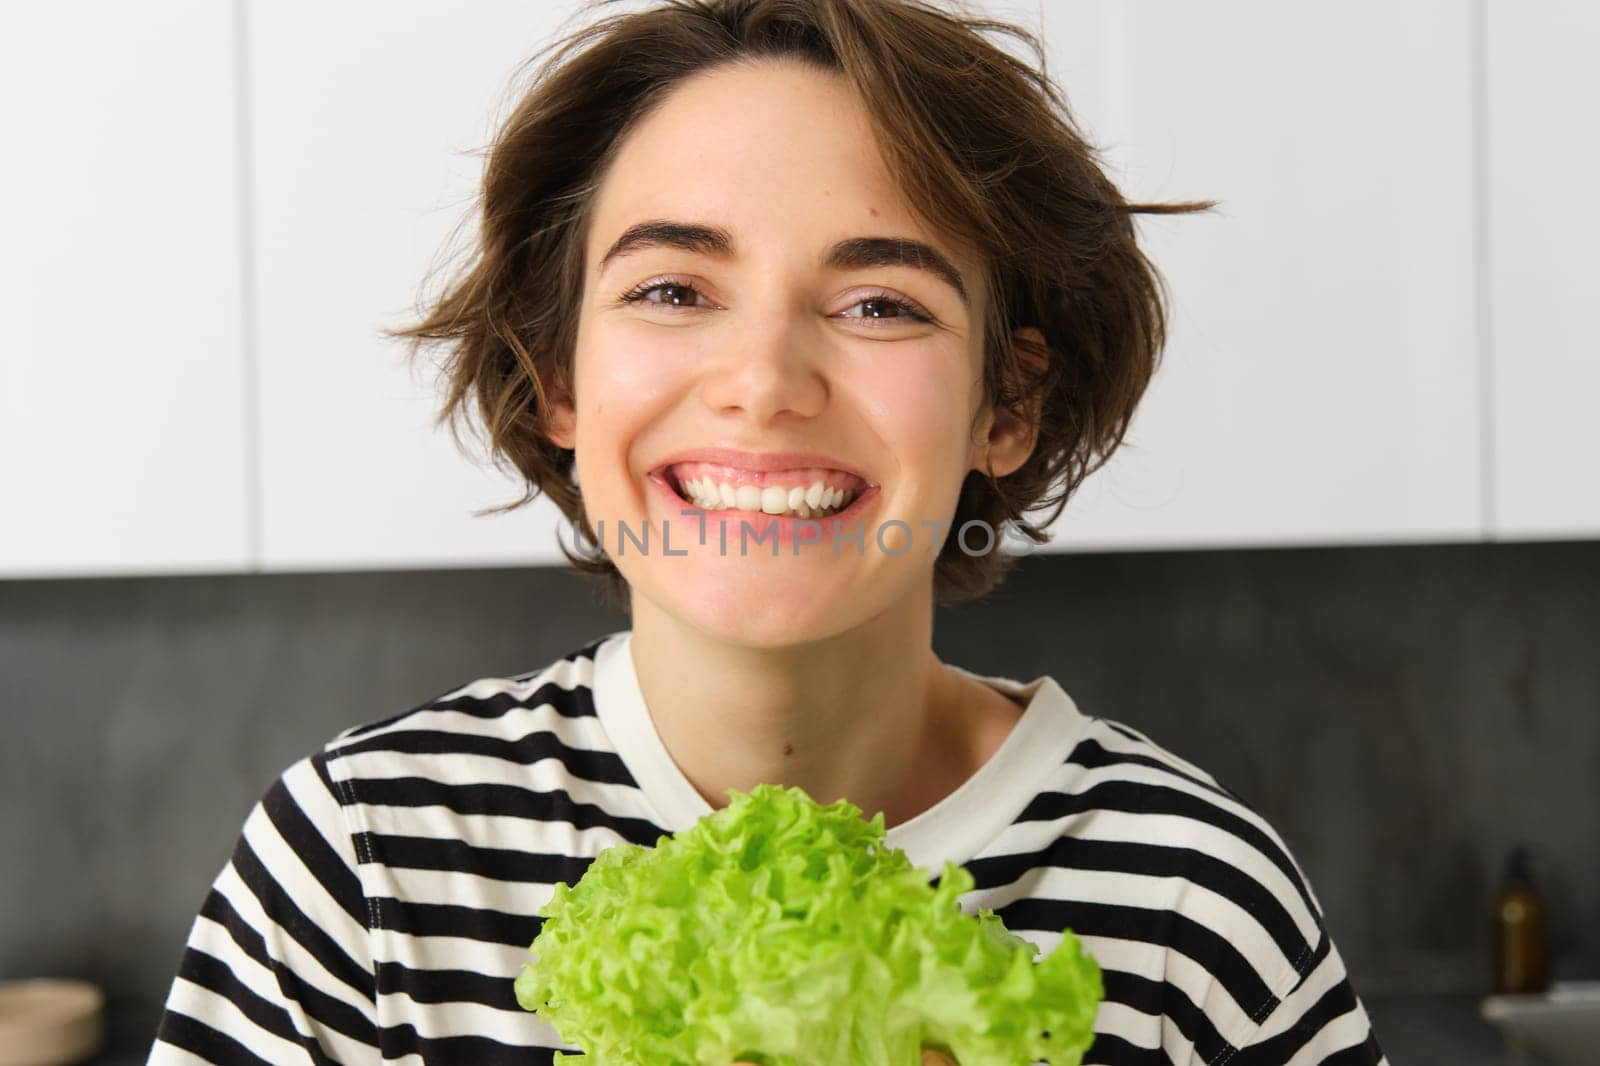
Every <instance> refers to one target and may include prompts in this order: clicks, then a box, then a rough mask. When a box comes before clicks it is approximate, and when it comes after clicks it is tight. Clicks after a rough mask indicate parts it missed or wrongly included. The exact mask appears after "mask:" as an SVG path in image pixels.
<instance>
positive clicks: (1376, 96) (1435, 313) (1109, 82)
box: [1044, 0, 1576, 551]
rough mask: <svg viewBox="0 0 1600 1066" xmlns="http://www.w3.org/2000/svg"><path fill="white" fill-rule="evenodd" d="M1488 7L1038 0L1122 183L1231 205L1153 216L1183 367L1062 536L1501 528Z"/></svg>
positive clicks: (1157, 386) (1441, 537) (1064, 524)
mask: <svg viewBox="0 0 1600 1066" xmlns="http://www.w3.org/2000/svg"><path fill="white" fill-rule="evenodd" d="M1472 12H1473V9H1472V6H1471V5H1468V4H1460V3H1456V2H1455V0H1429V2H1417V3H1409V4H1388V3H1380V2H1376V0H1366V2H1361V3H1346V4H1320V5H1309V4H1280V3H1272V2H1270V0H1226V2H1212V3H1206V4H1182V3H1176V2H1173V3H1154V2H1141V3H1119V2H1113V0H1106V2H1084V0H1045V4H1044V18H1045V23H1044V24H1045V32H1046V34H1047V37H1048V40H1049V47H1050V62H1051V73H1052V74H1053V75H1054V76H1055V77H1056V79H1057V80H1058V81H1059V82H1060V83H1061V84H1062V85H1063V86H1064V87H1065V89H1066V92H1067V96H1068V102H1069V106H1072V107H1073V108H1074V110H1075V112H1076V114H1077V116H1078V118H1079V120H1080V126H1081V127H1083V128H1084V129H1085V130H1086V132H1087V134H1088V136H1089V137H1090V139H1091V140H1092V141H1094V142H1095V143H1096V144H1099V145H1101V146H1102V147H1103V148H1104V149H1105V150H1106V157H1107V160H1108V163H1109V166H1110V170H1111V174H1112V177H1113V179H1114V180H1116V181H1117V183H1118V185H1119V187H1121V188H1122V189H1123V191H1124V193H1125V194H1126V195H1127V196H1128V198H1129V199H1130V200H1145V201H1151V200H1204V199H1215V200H1220V201H1221V203H1220V205H1219V206H1218V207H1217V208H1216V209H1215V210H1214V211H1212V212H1211V213H1209V214H1200V215H1187V216H1170V217H1158V216H1138V217H1139V221H1138V223H1137V225H1138V232H1139V234H1140V240H1141V244H1142V246H1143V247H1144V248H1145V249H1146V252H1147V254H1148V255H1149V256H1150V257H1151V258H1152V259H1153V260H1154V261H1155V263H1156V264H1157V266H1158V267H1159V268H1160V270H1161V271H1162V273H1163V275H1164V277H1165V279H1166V281H1167V284H1168V286H1169V292H1170V296H1171V303H1170V314H1171V317H1170V321H1169V329H1170V333H1169V341H1168V345H1167V348H1166V354H1165V358H1164V361H1163V364H1162V366H1161V368H1160V370H1159V371H1158V372H1157V374H1156V377H1155V379H1154V382H1153V384H1152V386H1151V388H1150V390H1149V392H1148V393H1147V394H1146V396H1145V398H1144V400H1143V403H1142V405H1141V407H1140V409H1139V412H1138V414H1137V415H1136V417H1135V420H1134V422H1133V424H1132V426H1131V428H1130V430H1129V433H1128V436H1127V440H1126V443H1125V445H1124V448H1123V450H1122V451H1120V452H1119V453H1118V454H1117V456H1116V457H1115V458H1113V459H1112V460H1111V462H1109V463H1108V464H1107V465H1106V467H1105V468H1104V469H1102V470H1101V471H1100V472H1099V473H1097V474H1095V475H1094V476H1093V477H1091V478H1090V479H1089V480H1088V481H1087V482H1085V484H1084V486H1083V488H1082V489H1081V490H1080V493H1079V495H1078V496H1076V497H1074V499H1073V500H1071V501H1069V503H1068V505H1067V509H1066V511H1065V512H1064V513H1063V515H1062V517H1061V519H1060V520H1058V521H1057V522H1056V523H1055V525H1054V526H1053V527H1052V529H1053V531H1054V532H1055V534H1056V540H1055V541H1054V542H1053V543H1052V545H1050V547H1049V548H1048V549H1046V550H1056V551H1075V550H1085V549H1091V550H1092V549H1126V548H1138V547H1146V548H1194V547H1210V546H1215V547H1224V546H1226V547H1236V546H1252V545H1294V544H1338V543H1399V542H1415V541H1471V540H1477V539H1480V538H1481V537H1482V536H1483V534H1484V520H1483V497H1482V491H1481V480H1482V478H1481V470H1482V461H1481V456H1480V431H1479V419H1478V411H1479V400H1480V395H1479V390H1480V387H1481V384H1482V383H1481V382H1480V374H1479V355H1478V336H1477V325H1476V313H1475V309H1476V306H1477V301H1478V295H1479V294H1478V292H1477V280H1476V272H1475V263H1476V259H1475V256H1476V248H1475V243H1474V231H1475V225H1476V221H1477V215H1476V209H1475V202H1476V201H1475V191H1474V145H1475V142H1474V133H1473V110H1472V108H1473V85H1474V83H1473V69H1472V49H1471V44H1472V35H1471V34H1472V23H1471V18H1472ZM1574 47H1576V46H1575V45H1574ZM1573 191H1574V192H1576V190H1573Z"/></svg>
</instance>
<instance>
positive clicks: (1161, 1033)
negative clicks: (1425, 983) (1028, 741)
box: [150, 638, 1387, 1066]
mask: <svg viewBox="0 0 1600 1066" xmlns="http://www.w3.org/2000/svg"><path fill="white" fill-rule="evenodd" d="M607 639H609V638H601V639H599V640H595V641H592V642H591V643H589V644H587V645H585V646H584V647H582V648H580V649H578V650H576V651H574V652H573V653H571V654H570V655H567V656H565V657H563V658H562V659H559V660H557V661H556V662H554V663H551V664H550V665H548V666H547V667H545V668H543V669H541V670H538V671H533V672H530V673H528V674H523V675H519V676H516V677H510V678H486V679H480V680H477V681H473V682H471V683H470V684H468V685H465V686H462V687H460V688H457V689H453V690H450V691H448V692H445V693H441V694H440V695H439V696H438V697H436V698H435V699H432V700H429V701H428V702H427V703H425V704H423V705H421V706H419V707H417V708H415V709H413V710H411V711H408V712H406V713H404V714H400V715H396V716H394V717H391V718H388V719H385V720H384V721H381V722H374V723H371V724H368V725H364V726H360V727H357V728H353V729H349V730H346V731H345V732H343V733H341V734H340V735H339V736H338V737H336V738H335V739H334V740H332V741H331V742H329V744H328V745H326V746H325V748H324V749H323V750H322V751H319V752H317V753H316V754H314V755H311V756H309V757H307V758H305V759H302V760H300V761H299V762H297V763H295V764H294V765H293V766H292V767H290V768H289V769H288V770H287V771H285V772H284V774H283V775H282V777H281V778H280V779H279V780H278V781H277V782H275V783H274V784H273V786H272V787H271V788H270V789H269V790H268V791H267V794H266V795H265V796H264V797H263V798H262V800H261V801H260V803H258V804H257V805H256V806H255V808H254V809H253V810H252V811H251V812H250V815H249V817H248V818H247V819H246V821H245V824H244V828H243V831H242V833H241V835H240V838H239V841H238V844H237V846H236V848H235V850H234V853H233V856H232V858H231V859H230V861H229V862H228V864H227V866H226V867H224V869H223V870H222V872H221V874H220V875H219V876H218V877H217V879H216V882H215V884H214V885H213V886H212V888H211V891H210V893H209V895H208V896H207V897H206V899H205V901H204V903H203V905H202V907H201V910H200V914H199V916H198V917H197V918H196V920H195V924H194V927H193V929H192V931H191V933H190V936H189V940H188V944H187V946H186V948H185V952H184V955H183V958H182V962H181V964H180V967H179V971H178V974H177V977H176V979H175V980H174V982H173V986H172V990H171V992H170V995H169V997H168V999H167V1003H166V1010H165V1013H164V1014H163V1016H162V1019H161V1023H160V1028H159V1030H158V1033H157V1038H156V1043H155V1046H154V1047H153V1049H152V1052H151V1058H150V1062H151V1063H153V1064H167V1063H224V1064H234V1063H271V1064H275V1066H276V1064H294V1066H304V1064H317V1066H323V1064H335V1063H337V1064H340V1066H356V1064H365V1063H379V1062H382V1063H386V1064H388V1063H394V1064H404V1066H424V1064H456V1063H468V1062H470V1063H474V1064H482V1066H499V1064H505V1066H513V1064H514V1066H530V1064H537V1063H549V1062H551V1061H552V1054H553V1049H556V1048H562V1049H565V1050H567V1051H576V1050H578V1049H577V1047H576V1045H573V1044H570V1043H566V1042H563V1041H562V1040H561V1039H560V1037H559V1035H558V1034H557V1033H556V1032H555V1031H554V1030H553V1029H552V1028H551V1027H549V1026H548V1025H547V1024H545V1023H544V1022H543V1021H542V1020H541V1019H540V1018H538V1017H537V1016H536V1015H533V1014H530V1013H528V1012H526V1011H524V1010H522V1009H521V1008H520V1007H519V1006H518V1005H517V1003H516V1001H515V998H514V996H513V994H512V987H513V985H512V983H513V980H514V979H515V977H516V975H517V974H518V972H520V970H521V968H522V964H523V963H524V962H525V961H527V960H528V958H529V956H528V945H529V944H530V943H531V942H532V940H533V939H534V937H535V936H537V935H538V932H539V927H540V919H539V917H538V912H539V910H540V909H541V907H542V906H543V905H544V904H545V903H546V902H547V901H548V899H549V897H550V893H551V891H552V889H553V886H554V885H555V883H556V882H559V881H565V882H567V883H569V884H571V883H573V882H575V881H576V880H577V879H578V878H580V877H582V875H583V872H584V870H585V869H586V868H587V866H588V864H589V862H591V861H592V860H593V859H594V857H595V856H596V855H597V854H599V853H600V851H602V850H604V849H605V848H607V847H610V846H611V845H613V844H617V843H622V842H629V843H634V844H642V845H647V846H648V845H654V844H655V843H656V842H657V841H658V840H659V838H660V837H661V836H662V835H664V834H665V833H667V832H669V831H670V830H669V829H668V828H667V827H666V826H664V825H663V821H664V819H663V818H662V817H661V816H660V815H659V814H658V812H657V809H656V807H655V806H653V805H652V802H651V800H650V799H649V797H647V796H646V795H645V793H644V792H643V791H642V790H641V789H640V788H639V786H638V785H637V783H636V781H635V776H634V774H633V773H631V772H630V770H629V766H628V765H627V764H626V763H625V762H624V761H623V759H622V757H621V756H620V755H619V754H618V749H617V747H616V745H615V744H613V743H612V741H611V738H609V737H608V736H607V734H606V731H605V730H604V729H603V728H602V725H601V721H600V716H599V715H597V713H596V704H595V698H594V697H595V692H594V687H593V683H594V680H595V669H594V667H595V656H596V652H597V650H598V649H599V648H600V647H601V645H602V644H603V643H604V641H605V640H607ZM1031 710H1032V709H1031V708H1030V713H1031ZM1073 713H1074V714H1075V713H1076V712H1075V711H1074V712H1073ZM1081 724H1082V729H1081V732H1080V733H1079V736H1078V740H1077V742H1076V744H1075V745H1074V746H1073V747H1072V748H1071V751H1070V755H1069V756H1068V757H1067V758H1066V759H1065V760H1062V761H1060V762H1059V763H1058V764H1054V765H1053V766H1052V767H1049V768H1047V769H1048V771H1049V772H1048V773H1047V775H1046V777H1045V779H1044V780H1042V781H1041V782H1040V783H1039V785H1038V787H1037V788H1036V790H1035V794H1034V795H1033V798H1032V800H1031V802H1028V803H1027V804H1026V806H1025V808H1024V809H1023V810H1022V811H1021V813H1020V814H1019V815H1018V816H1016V817H1015V818H1014V819H1012V820H1011V821H1010V822H1009V824H1007V825H1005V826H1004V828H1003V829H1002V830H1001V831H1000V832H999V834H998V836H996V837H995V838H994V839H993V840H991V841H990V842H989V843H988V844H987V846H985V847H983V848H982V849H981V851H979V853H978V854H976V855H973V856H969V857H966V858H965V861H963V862H962V863H961V865H963V866H964V867H965V868H966V869H967V870H969V871H970V872H971V873H972V875H973V878H974V881H975V887H974V888H973V890H972V891H971V892H969V893H967V895H966V896H964V897H963V899H962V906H963V908H965V909H966V910H968V912H969V913H976V911H977V909H978V908H980V907H989V908H993V909H994V910H995V911H996V912H997V913H998V914H999V915H1000V917H1001V918H1002V919H1003V920H1004V922H1005V924H1006V926H1007V928H1009V929H1011V930H1013V931H1014V932H1016V933H1017V934H1018V935H1019V936H1023V937H1025V938H1026V939H1028V940H1030V941H1032V942H1033V943H1036V944H1038V945H1039V947H1040V949H1041V951H1042V952H1044V953H1048V952H1049V951H1050V950H1051V949H1052V948H1054V947H1055V945H1056V944H1057V943H1058V942H1059V941H1060V939H1061V930H1062V929H1064V928H1070V929H1072V930H1073V931H1074V932H1075V933H1076V934H1077V936H1078V937H1079V939H1080V940H1081V941H1082V943H1083V946H1084V948H1085V949H1086V950H1087V951H1089V953H1090V954H1092V955H1093V956H1094V957H1095V958H1096V960H1097V961H1098V962H1099V964H1100V966H1101V969H1102V973H1103V975H1104V979H1105V989H1106V999H1105V1002H1104V1003H1103V1004H1102V1005H1101V1008H1100V1011H1099V1014H1098V1016H1097V1018H1096V1022H1095V1030H1096V1040H1095V1043H1094V1045H1093V1047H1092V1048H1091V1049H1090V1051H1089V1053H1088V1054H1087V1055H1086V1056H1085V1058H1084V1062H1085V1063H1086V1064H1108V1066H1132V1064H1138V1066H1186V1064H1207V1066H1222V1064H1224V1063H1226V1064H1229V1066H1268V1064H1270V1066H1311V1064H1320V1066H1335V1064H1337V1066H1345V1064H1358V1063H1359V1064H1365V1066H1371V1064H1383V1066H1387V1060H1386V1059H1385V1058H1384V1057H1383V1053H1382V1051H1381V1050H1380V1049H1379V1047H1378V1044H1377V1042H1376V1040H1375V1038H1374V1037H1373V1035H1372V1031H1371V1026H1370V1023H1369V1020H1368V1017H1367V1014H1366V1011H1365V1010H1364V1008H1363V1007H1362V1005H1361V1003H1360V1000H1359V999H1358V998H1357V996H1356V995H1355V992H1354V990H1353V989H1352V987H1351V985H1350V981H1349V979H1348V976H1347V975H1346V972H1345V969H1344V964H1343V961H1342V959H1341V958H1340V956H1339V953H1338V951H1337V949H1336V948H1335V947H1334V945H1333V942H1332V940H1331V938H1330V936H1329V934H1328V930H1327V928H1326V926H1325V924H1324V922H1323V918H1322V913H1321V908H1320V907H1319V906H1318V904H1317V901H1316V897H1315V895H1314V894H1313V893H1312V891H1311V887H1310V884H1309V882H1308V881H1307V879H1306V878H1305V876H1304V874H1303V872H1302V871H1301V870H1300V868H1299V867H1298V865H1297V864H1296V863H1295V861H1294V859H1293V857H1292V856H1291V855H1290V853H1289V851H1288V849H1287V848H1286V847H1285V845H1284V844H1283V842H1282V840H1281V839H1280V838H1279V837H1278V835H1277V834H1276V833H1275V832H1274V831H1273V829H1272V828H1271V827H1270V826H1269V825H1267V824H1266V822H1265V821H1264V820H1263V819H1262V818H1261V817H1260V816H1259V815H1257V814H1256V813H1255V812H1254V811H1252V810H1251V809H1250V808H1249V807H1248V806H1247V805H1246V804H1245V803H1244V802H1243V801H1242V800H1241V799H1240V798H1239V797H1238V796H1236V795H1234V794H1233V793H1231V792H1229V791H1228V790H1227V789H1225V788H1223V787H1221V786H1220V785H1219V784H1218V783H1217V782H1216V781H1215V780H1214V779H1213V778H1212V777H1211V776H1210V775H1208V774H1206V773H1205V772H1204V771H1202V770H1200V769H1199V768H1197V767H1195V766H1192V765H1190V764H1189V763H1186V762H1184V761H1183V760H1182V759H1180V758H1178V757H1176V756H1174V755H1173V754H1171V753H1170V752H1167V751H1165V750H1164V749H1162V748H1161V747H1159V746H1158V745H1156V744H1155V743H1154V742H1153V741H1151V739H1150V738H1149V737H1147V736H1145V735H1144V734H1142V733H1140V732H1138V731H1137V730H1135V729H1131V728H1129V727H1127V726H1125V725H1122V724H1120V723H1117V722H1113V721H1109V720H1107V719H1103V718H1087V719H1084V720H1083V721H1082V723H1081ZM893 832H894V831H893V830H891V843H892V842H893ZM932 880H934V881H937V880H938V877H937V876H934V877H933V878H932Z"/></svg>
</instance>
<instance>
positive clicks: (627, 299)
mask: <svg viewBox="0 0 1600 1066" xmlns="http://www.w3.org/2000/svg"><path fill="white" fill-rule="evenodd" d="M653 292H663V293H668V294H669V295H668V296H667V298H666V300H664V301H663V300H650V299H646V297H648V296H649V295H650V294H651V293H653ZM685 293H687V294H689V295H687V296H685V295H683V294H685ZM673 294H676V295H673ZM699 294H700V290H699V289H696V288H695V287H694V286H693V285H684V284H682V283H681V282H676V281H658V282H656V283H655V284H654V285H647V286H645V287H644V288H639V289H635V290H633V291H632V292H630V293H628V294H627V295H625V296H623V298H622V300H623V302H624V303H630V304H631V303H647V304H655V305H657V306H658V307H683V306H685V304H684V303H681V302H679V301H680V300H684V301H688V303H689V304H690V305H692V303H693V301H694V298H695V297H696V296H698V295H699Z"/></svg>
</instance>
